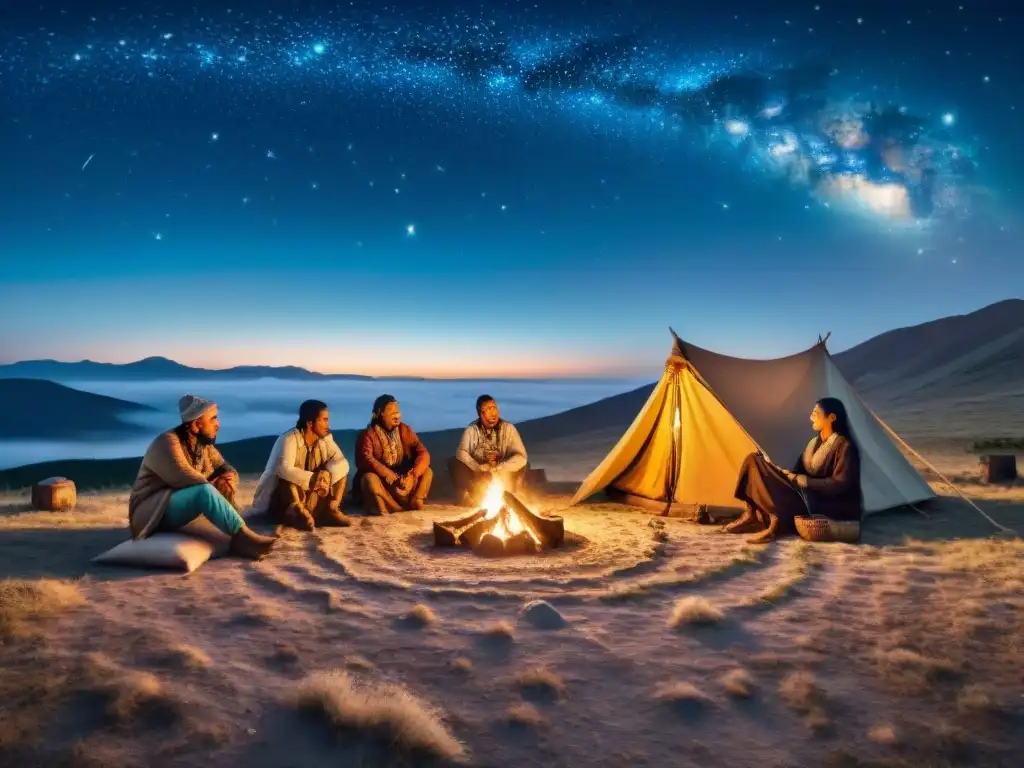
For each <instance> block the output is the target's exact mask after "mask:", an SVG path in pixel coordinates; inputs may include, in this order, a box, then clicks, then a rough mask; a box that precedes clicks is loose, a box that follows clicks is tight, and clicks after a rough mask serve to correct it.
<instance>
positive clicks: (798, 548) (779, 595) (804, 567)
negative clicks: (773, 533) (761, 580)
mask: <svg viewBox="0 0 1024 768" xmlns="http://www.w3.org/2000/svg"><path fill="white" fill-rule="evenodd" d="M820 563H821V559H820V557H818V556H817V555H816V554H815V552H814V550H813V548H812V547H811V546H810V545H809V544H807V543H805V542H803V541H800V542H797V543H796V544H795V545H794V546H793V547H792V549H791V550H790V552H789V556H788V564H787V567H786V572H785V574H784V575H783V576H782V577H781V578H780V579H779V580H778V581H776V582H775V583H774V584H772V585H771V586H770V587H768V588H767V589H766V590H764V591H763V592H761V593H760V594H759V595H758V596H757V598H756V599H755V601H754V602H755V603H769V604H774V603H777V602H779V601H780V600H782V599H784V598H786V597H789V596H791V595H794V594H797V593H798V592H799V589H800V585H801V584H802V583H803V582H804V581H805V580H806V579H807V577H808V575H809V574H810V573H811V571H812V570H813V569H814V568H816V567H818V566H819V565H820Z"/></svg>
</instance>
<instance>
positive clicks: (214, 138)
mask: <svg viewBox="0 0 1024 768" xmlns="http://www.w3.org/2000/svg"><path fill="white" fill-rule="evenodd" d="M210 141H220V134H219V133H217V132H216V131H214V132H213V133H211V134H210Z"/></svg>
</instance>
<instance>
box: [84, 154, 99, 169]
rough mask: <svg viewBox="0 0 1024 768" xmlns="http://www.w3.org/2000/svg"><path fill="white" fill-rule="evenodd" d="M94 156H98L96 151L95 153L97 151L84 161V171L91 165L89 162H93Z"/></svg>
mask: <svg viewBox="0 0 1024 768" xmlns="http://www.w3.org/2000/svg"><path fill="white" fill-rule="evenodd" d="M94 157H96V153H95V152H93V153H92V154H91V155H89V159H88V160H86V161H85V162H84V163H82V170H83V171H84V170H85V167H86V166H87V165H89V163H91V162H92V159H93V158H94Z"/></svg>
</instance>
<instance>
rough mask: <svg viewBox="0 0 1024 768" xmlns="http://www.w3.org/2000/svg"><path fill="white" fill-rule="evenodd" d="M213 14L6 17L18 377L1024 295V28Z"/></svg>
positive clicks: (486, 342)
mask: <svg viewBox="0 0 1024 768" xmlns="http://www.w3.org/2000/svg"><path fill="white" fill-rule="evenodd" d="M197 5H201V7H202V10H182V7H183V4H177V5H175V4H172V3H170V2H163V3H124V4H123V7H121V8H119V7H118V6H117V5H115V4H112V3H89V2H82V3H78V2H74V3H72V2H67V3H66V4H65V6H64V9H63V10H62V8H61V6H59V5H52V4H49V3H45V4H41V5H36V4H34V3H15V2H11V1H10V0H8V2H3V3H0V13H2V17H3V23H2V26H0V96H2V97H0V102H2V107H0V130H2V132H3V134H2V135H3V145H4V152H3V157H2V160H0V182H2V183H0V211H2V214H0V254H2V256H0V258H2V262H3V271H2V275H3V277H2V278H0V280H2V282H0V359H2V361H4V362H6V361H11V360H16V359H23V358H39V357H54V358H58V359H66V360H76V359H81V358H91V359H97V360H105V361H113V362H124V361H128V360H133V359H138V358H141V357H145V356H149V355H165V356H168V357H172V358H174V359H176V360H179V361H181V362H184V363H188V364H192V365H204V366H209V367H226V366H229V365H235V364H267V365H284V364H296V365H303V366H306V367H309V368H313V369H316V370H321V371H331V372H337V371H348V372H361V373H371V374H388V373H398V374H417V375H428V376H463V375H483V376H487V375H495V376H499V375H500V376H507V375H513V376H515V375H523V376H536V375H559V374H566V375H590V374H593V375H618V374H629V375H632V374H635V373H640V372H645V373H646V372H654V371H657V370H658V369H659V367H660V365H661V363H662V362H663V359H664V356H665V353H666V352H667V350H668V346H669V337H668V333H667V327H668V326H669V325H672V326H674V327H675V328H676V329H677V330H678V331H679V332H680V334H681V335H683V336H684V337H686V338H687V339H688V340H690V341H693V342H694V343H697V344H700V345H702V346H706V347H712V348H716V349H718V350H720V351H724V352H728V353H732V354H738V355H744V356H750V357H771V356H775V355H781V354H788V353H790V352H795V351H798V350H800V349H803V348H805V347H807V346H809V345H810V344H811V343H813V342H814V341H815V339H816V338H817V335H818V333H824V332H826V331H832V334H833V335H832V342H831V347H832V349H833V350H834V351H836V350H841V349H844V348H847V347H849V346H852V345H854V344H856V343H858V342H860V341H863V340H864V339H866V338H868V337H870V336H873V335H875V334H877V333H880V332H882V331H885V330H888V329H890V328H892V327H895V326H900V325H907V324H912V323H916V322H922V321H925V320H928V319H932V318H935V317H939V316H943V315H948V314H954V313H959V312H967V311H971V310H973V309H977V308H979V307H981V306H983V305H985V304H987V303H990V302H993V301H997V300H1000V299H1004V298H1008V297H1010V296H1020V295H1021V286H1024V260H1022V254H1024V246H1022V243H1021V232H1020V223H1021V222H1020V215H1019V212H1020V211H1022V210H1024V208H1022V203H1024V191H1022V184H1021V180H1022V174H1024V142H1022V140H1021V136H1022V129H1024V120H1022V118H1024V98H1022V95H1024V94H1022V91H1024V86H1022V85H1021V83H1022V76H1024V54H1022V32H1024V10H1019V9H1015V5H1014V4H1013V3H1008V2H1007V3H1002V2H992V3H970V4H968V3H956V2H952V3H944V2H932V3H930V4H924V3H922V4H917V3H914V4H911V3H888V4H886V3H856V2H843V3H826V2H821V3H819V4H815V3H808V2H801V3H787V2H772V3H765V2H761V1H760V0H757V1H755V0H746V2H729V1H728V0H718V1H717V2H714V3H706V4H700V5H707V6H710V8H709V9H708V10H700V11H687V10H685V9H684V8H683V6H686V5H697V4H693V3H679V2H669V0H662V2H654V1H653V0H633V2H631V3H624V2H612V1H611V0H600V1H599V2H576V3H571V2H558V3H548V2H538V3H532V2H531V3H505V4H502V3H498V2H487V3H479V4H475V5H474V4H466V3H457V2H453V1H452V0H437V1H436V2H433V3H422V4H420V5H421V6H422V7H420V6H418V5H414V4H412V3H409V4H398V5H392V6H388V7H384V6H383V5H377V4H375V3H373V2H370V1H369V0H356V1H355V2H352V3H340V4H339V3H316V2H304V3H296V2H288V3H284V2H281V3H268V2H265V1H264V2H246V3H240V2H237V3H222V2H220V0H217V1H216V2H204V3H202V4H197ZM898 6H899V7H902V8H903V10H900V11H898V12H896V11H894V10H887V8H890V9H891V8H896V7H898ZM424 8H426V10H424Z"/></svg>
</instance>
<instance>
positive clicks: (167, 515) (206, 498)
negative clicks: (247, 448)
mask: <svg viewBox="0 0 1024 768" xmlns="http://www.w3.org/2000/svg"><path fill="white" fill-rule="evenodd" d="M200 515H202V516H203V517H205V518H206V519H207V520H209V521H210V522H211V523H213V524H214V525H215V526H217V529H218V530H220V531H223V532H224V533H226V534H228V535H229V536H234V535H235V534H236V533H238V532H239V531H240V530H242V527H243V526H244V525H245V521H243V520H242V516H241V515H239V514H238V512H236V511H235V508H234V507H232V506H231V504H230V502H228V500H227V499H225V498H224V497H223V496H222V495H221V493H220V491H218V490H217V489H216V488H214V487H213V486H212V485H210V484H209V483H203V484H202V485H193V486H190V487H188V488H182V489H181V490H180V491H175V492H174V493H172V494H171V503H170V504H169V505H168V506H167V511H166V512H164V516H163V519H162V520H161V521H160V526H159V527H160V530H161V531H176V530H178V529H179V528H184V527H185V526H186V525H188V524H189V523H191V522H192V521H193V520H195V519H196V518H197V517H199V516H200Z"/></svg>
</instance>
